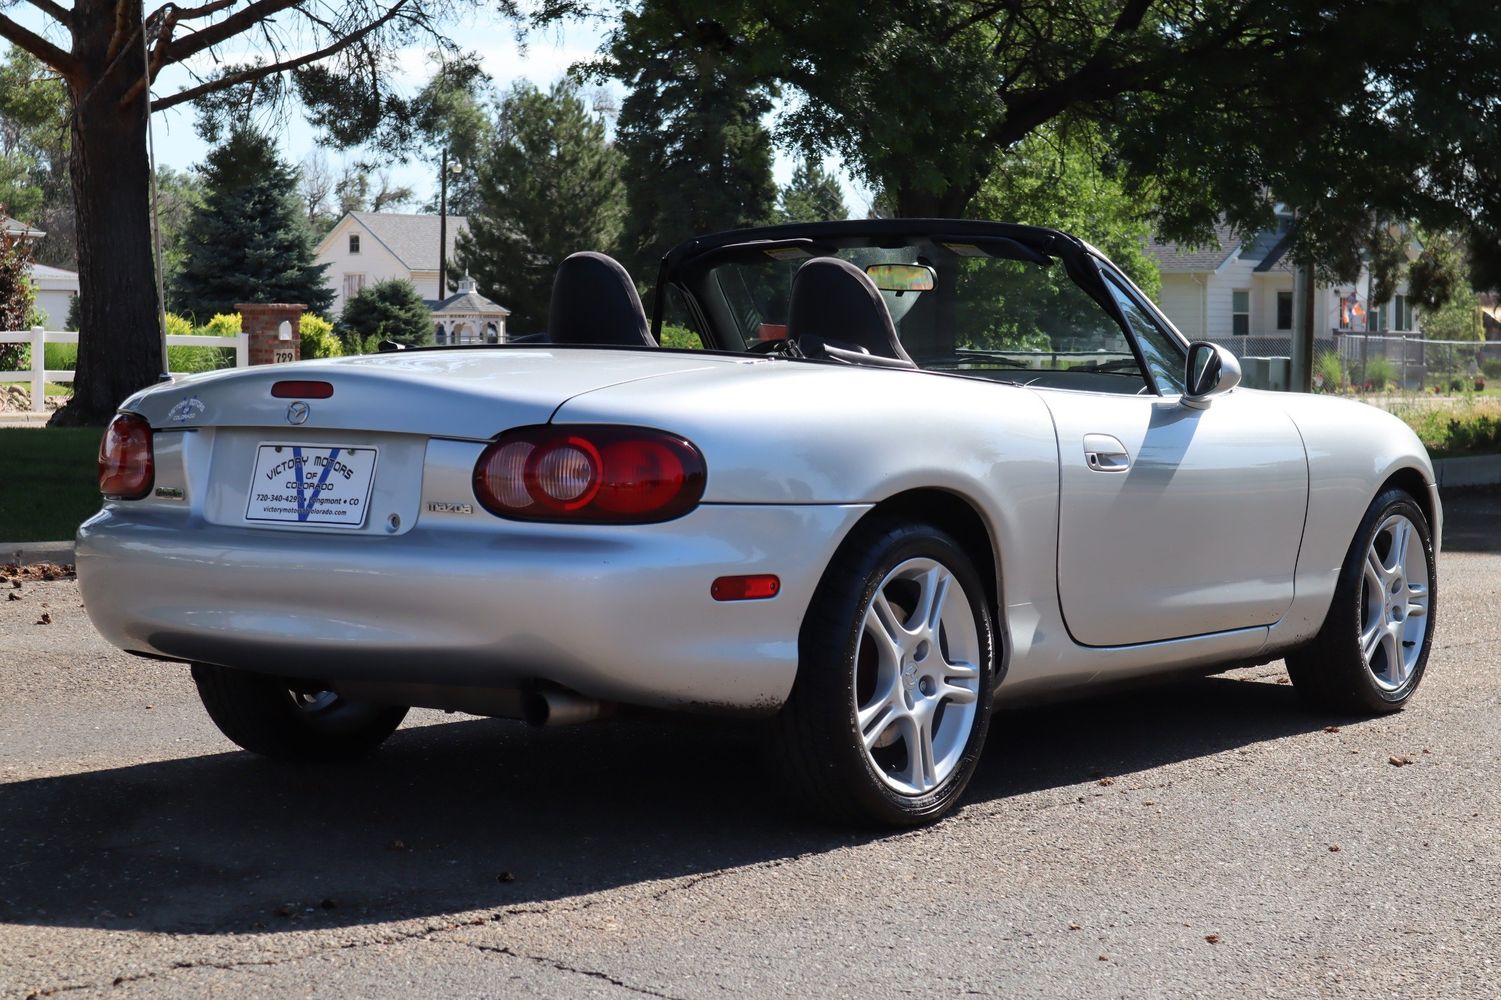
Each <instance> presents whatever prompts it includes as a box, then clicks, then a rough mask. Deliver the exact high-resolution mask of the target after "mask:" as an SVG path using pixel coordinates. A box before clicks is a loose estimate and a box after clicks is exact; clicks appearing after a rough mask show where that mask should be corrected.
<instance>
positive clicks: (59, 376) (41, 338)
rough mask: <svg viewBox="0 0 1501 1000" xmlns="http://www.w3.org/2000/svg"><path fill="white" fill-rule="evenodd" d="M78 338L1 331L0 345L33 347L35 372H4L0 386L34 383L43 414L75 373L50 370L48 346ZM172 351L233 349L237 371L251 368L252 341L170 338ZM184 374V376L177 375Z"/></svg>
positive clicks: (36, 405) (35, 402)
mask: <svg viewBox="0 0 1501 1000" xmlns="http://www.w3.org/2000/svg"><path fill="white" fill-rule="evenodd" d="M76 343H78V334H76V333H68V332H66V331H64V330H43V329H42V328H41V327H39V326H34V327H32V328H31V329H30V330H11V331H0V344H30V345H31V368H30V369H29V370H25V371H17V372H0V382H20V381H23V380H26V381H30V382H31V412H32V413H42V412H45V411H46V409H47V383H48V382H71V381H73V372H72V371H68V370H62V369H57V368H48V367H47V351H46V345H47V344H76ZM167 346H168V347H233V348H234V349H235V367H236V368H244V367H246V366H247V365H249V364H250V337H249V336H248V335H247V334H243V333H242V334H240V335H239V336H236V337H213V336H204V335H200V334H172V333H169V334H167ZM175 374H180V373H175Z"/></svg>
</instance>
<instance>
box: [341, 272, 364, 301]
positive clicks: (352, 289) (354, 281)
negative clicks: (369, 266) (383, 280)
mask: <svg viewBox="0 0 1501 1000" xmlns="http://www.w3.org/2000/svg"><path fill="white" fill-rule="evenodd" d="M364 288H365V276H364V275H363V274H346V275H344V298H345V299H346V300H348V299H352V298H354V297H355V296H356V295H358V294H360V292H362V291H363V290H364Z"/></svg>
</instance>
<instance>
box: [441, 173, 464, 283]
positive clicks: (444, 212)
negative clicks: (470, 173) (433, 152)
mask: <svg viewBox="0 0 1501 1000" xmlns="http://www.w3.org/2000/svg"><path fill="white" fill-rule="evenodd" d="M463 172H464V165H463V164H462V163H460V162H459V161H458V160H454V161H453V162H452V163H450V162H449V160H448V147H447V146H444V147H443V164H442V166H441V167H439V168H438V302H439V303H441V302H442V301H443V300H444V299H446V298H448V175H449V174H453V175H454V176H455V177H457V176H459V174H461V173H463Z"/></svg>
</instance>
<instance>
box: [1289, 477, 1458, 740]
mask: <svg viewBox="0 0 1501 1000" xmlns="http://www.w3.org/2000/svg"><path fill="white" fill-rule="evenodd" d="M1437 582H1438V578H1437V565H1436V563H1435V561H1434V557H1433V534H1432V532H1431V531H1430V529H1429V527H1428V519H1427V517H1425V516H1424V514H1423V509H1422V508H1421V507H1419V506H1418V504H1417V501H1415V500H1414V499H1413V498H1412V497H1411V496H1410V495H1409V494H1407V493H1406V492H1404V491H1402V490H1398V489H1391V490H1387V491H1386V492H1384V493H1382V494H1381V495H1380V496H1379V497H1377V498H1376V499H1375V501H1374V502H1373V503H1372V504H1371V506H1370V508H1369V509H1368V510H1367V511H1366V514H1365V517H1364V518H1362V519H1361V522H1360V528H1359V530H1358V531H1356V533H1355V538H1354V540H1353V541H1352V542H1351V543H1350V550H1349V552H1348V553H1347V554H1346V556H1345V562H1344V566H1343V568H1342V569H1341V570H1340V575H1339V582H1338V584H1337V585H1336V587H1335V591H1334V603H1333V604H1332V606H1331V607H1330V609H1329V615H1328V617H1327V618H1326V619H1325V620H1324V626H1323V628H1322V629H1321V630H1320V631H1319V634H1318V636H1317V637H1316V638H1315V639H1314V640H1313V642H1312V643H1310V644H1309V645H1308V646H1307V647H1306V648H1304V649H1301V650H1299V651H1298V652H1296V653H1293V654H1291V655H1289V656H1288V657H1287V672H1288V675H1289V676H1290V677H1291V678H1292V681H1293V686H1294V687H1296V688H1297V690H1298V693H1299V694H1300V695H1302V696H1303V698H1304V699H1305V700H1306V701H1307V702H1309V704H1311V705H1313V706H1314V707H1316V708H1320V709H1327V710H1332V711H1337V712H1349V713H1352V714H1380V713H1384V712H1395V711H1397V710H1398V709H1400V708H1402V707H1403V706H1404V705H1406V704H1407V701H1408V699H1409V698H1411V697H1412V694H1413V692H1414V691H1416V690H1417V688H1418V683H1419V682H1420V681H1421V680H1422V679H1423V671H1424V669H1425V668H1426V667H1427V665H1428V650H1429V647H1430V646H1431V645H1432V644H1433V614H1434V611H1435V610H1436V609H1437V601H1438V588H1437Z"/></svg>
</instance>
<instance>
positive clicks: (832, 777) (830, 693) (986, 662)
mask: <svg viewBox="0 0 1501 1000" xmlns="http://www.w3.org/2000/svg"><path fill="white" fill-rule="evenodd" d="M913 560H918V561H929V560H930V561H932V562H934V563H936V564H938V565H939V566H940V567H941V568H943V569H946V570H947V571H948V572H949V573H950V574H951V575H952V580H953V581H954V582H957V583H958V585H959V587H960V589H961V591H962V596H963V597H964V598H965V602H964V603H965V604H966V605H967V606H968V610H969V614H970V615H971V616H972V617H973V624H974V637H973V641H971V637H970V635H969V633H968V630H967V625H965V624H964V623H963V620H962V619H960V620H958V622H959V628H956V629H955V630H954V631H955V633H956V636H957V638H955V637H950V636H948V634H947V630H948V625H947V624H944V625H943V626H942V627H941V628H940V629H938V630H934V631H933V632H932V634H933V635H935V636H937V637H938V639H937V641H936V642H934V643H932V644H930V646H929V647H928V648H926V650H924V648H922V647H921V644H920V643H919V645H918V647H917V648H915V649H914V650H913V651H911V652H910V653H908V654H904V655H903V658H901V659H899V660H898V661H897V662H899V663H901V664H907V663H910V662H912V661H911V659H910V658H919V659H920V660H921V662H922V664H923V668H922V669H924V670H944V672H945V673H947V670H946V669H945V667H946V666H947V664H948V663H949V660H950V647H952V646H954V644H955V643H956V642H958V643H960V644H962V645H964V646H966V648H968V649H969V650H970V652H971V653H972V654H973V658H974V660H975V666H976V667H977V668H978V669H977V676H976V678H975V684H976V690H975V692H974V693H975V700H974V702H973V704H974V706H975V710H974V714H973V716H972V721H971V723H970V729H969V731H968V734H967V738H965V735H964V732H963V728H962V727H963V720H964V719H965V718H966V709H965V707H964V706H963V705H960V704H959V703H958V702H948V701H945V700H943V698H942V697H935V696H934V695H933V693H932V692H931V691H930V690H929V688H928V687H921V685H929V686H933V687H935V688H936V684H935V682H934V681H933V680H932V679H931V678H929V677H928V676H927V675H923V677H922V679H921V680H920V681H919V680H915V679H914V675H913V672H914V671H916V670H917V669H918V668H917V667H916V666H915V665H914V666H912V667H911V668H910V670H909V669H908V668H906V667H902V668H901V669H900V670H899V672H898V675H897V676H896V677H895V683H889V684H887V685H885V687H886V688H887V690H890V691H893V692H895V694H894V695H893V696H892V697H891V698H890V703H891V704H892V705H893V706H896V705H897V704H898V703H897V698H898V697H901V698H904V699H906V700H905V705H906V708H907V711H909V712H910V711H911V710H912V705H913V697H914V696H916V697H917V698H918V700H920V701H924V705H936V706H938V707H934V708H933V709H932V712H933V715H932V718H933V720H934V721H933V722H932V724H931V729H930V730H929V732H938V731H944V730H943V726H944V725H945V723H944V722H943V720H944V718H945V714H944V713H946V712H949V711H954V712H956V713H958V714H956V715H955V716H954V717H953V721H952V723H951V725H953V726H954V727H956V728H955V729H953V730H947V731H945V732H949V733H950V734H951V735H952V738H951V739H948V740H947V746H948V748H949V749H948V750H947V751H946V754H945V756H946V758H947V759H948V760H949V764H948V765H947V766H949V767H951V768H952V769H951V770H948V771H947V772H946V774H945V775H944V777H942V779H941V780H939V781H938V782H937V784H936V785H935V786H934V787H932V788H930V789H928V790H927V791H925V792H920V793H915V794H914V793H912V792H902V791H899V790H898V789H897V788H894V787H893V785H892V784H891V783H890V782H891V781H894V780H899V776H898V775H897V771H896V769H895V767H894V766H892V767H887V768H886V774H885V775H884V776H883V773H882V768H883V766H884V765H880V764H878V763H877V761H876V759H874V758H875V757H876V755H877V754H886V753H888V751H889V752H890V753H891V754H894V755H895V756H896V757H898V758H900V757H901V755H902V754H904V753H910V751H909V750H908V748H907V747H906V743H905V741H906V737H905V736H902V737H887V736H886V735H885V729H881V728H878V727H879V724H877V725H873V726H872V727H871V732H872V733H873V734H875V733H878V732H879V733H880V734H881V735H880V736H879V737H878V739H887V738H895V739H899V740H900V742H899V743H896V744H889V745H887V746H885V747H882V748H879V749H872V750H871V751H867V750H866V742H865V737H864V736H863V735H862V732H861V729H860V726H859V723H858V721H857V704H858V701H857V699H858V698H861V697H866V695H865V694H864V693H863V691H864V690H865V689H870V688H871V686H872V684H873V683H874V677H873V675H872V673H871V672H872V670H873V669H874V670H877V671H879V670H880V668H879V667H876V668H873V667H872V666H871V656H873V655H875V656H878V655H879V653H878V652H877V653H871V652H869V651H866V652H862V651H861V640H862V636H863V635H864V634H865V631H866V615H867V612H868V611H870V609H871V605H872V602H873V600H875V597H876V591H877V588H878V587H880V585H881V584H882V581H884V580H886V579H887V577H888V575H889V574H892V573H894V571H896V570H898V569H899V568H901V567H903V566H905V565H919V563H913V562H912V561H913ZM904 585H906V586H911V587H915V588H917V589H916V590H915V591H913V598H912V602H911V603H913V604H914V605H915V604H916V602H917V600H918V599H919V598H918V596H917V595H918V594H919V593H921V591H922V585H921V584H917V583H913V584H904V583H903V582H902V581H900V580H897V581H895V582H891V583H888V586H887V588H886V590H885V591H883V596H885V597H887V599H888V600H889V602H890V604H889V606H890V607H893V608H899V610H900V612H901V613H903V614H909V613H910V609H908V608H905V607H899V597H892V596H891V591H892V588H895V587H901V586H904ZM950 586H952V584H950ZM949 593H950V595H951V596H950V598H949V602H948V603H946V604H945V605H944V607H946V608H947V607H950V606H951V605H952V604H953V596H952V590H950V591H949ZM954 606H955V607H956V608H957V609H958V610H956V611H955V613H956V614H957V613H958V611H959V610H962V607H961V606H958V605H954ZM914 621H916V615H915V613H911V617H910V618H909V619H908V620H907V622H906V623H907V624H911V623H912V622H914ZM947 621H948V619H947V618H946V619H945V622H947ZM877 641H878V640H876V639H875V638H872V639H871V642H872V643H876V642H877ZM934 648H937V650H938V653H939V655H940V660H938V661H934V662H930V661H929V658H931V657H932V655H933V650H934ZM953 658H954V659H956V660H958V659H964V660H966V661H967V660H968V658H969V657H968V656H965V657H960V656H959V655H958V654H957V653H955V654H954V657H953ZM887 662H891V661H890V660H888V661H887ZM994 671H995V630H994V623H993V616H992V614H991V610H990V600H989V598H988V597H987V592H986V588H985V586H984V584H983V583H982V582H981V580H980V577H979V575H978V574H977V573H976V572H975V569H974V566H973V564H972V563H971V561H970V559H969V558H968V557H967V556H966V555H965V553H964V551H963V550H962V549H961V548H960V546H959V545H958V543H957V542H955V541H954V539H953V538H952V537H950V536H949V535H948V534H946V533H945V532H943V531H941V530H939V529H937V528H935V527H932V526H930V525H926V524H912V523H902V522H896V521H891V520H874V521H869V522H865V523H863V524H861V525H859V526H858V527H857V528H856V529H855V531H854V532H852V533H851V535H850V537H849V538H848V539H846V540H845V542H844V544H843V545H841V546H840V548H839V550H838V552H837V553H836V554H835V556H834V558H833V560H832V561H831V562H830V564H829V567H828V569H827V570H826V571H825V572H824V575H823V579H822V580H821V581H820V582H819V585H818V588H817V590H816V591H815V592H814V596H813V600H812V602H811V604H810V606H809V609H808V613H807V615H806V617H805V618H804V620H803V626H802V630H801V633H800V635H799V638H798V672H797V680H796V681H795V682H794V684H793V687H792V693H791V695H790V696H789V698H788V701H787V703H786V705H785V706H784V707H783V709H782V711H781V713H780V714H779V715H778V717H777V720H776V728H775V734H774V745H775V749H776V757H777V763H778V765H779V766H778V770H779V771H780V772H781V775H782V778H783V782H784V787H786V788H787V789H788V790H789V791H790V792H791V793H792V795H793V796H794V797H795V798H796V799H797V800H799V802H800V804H802V805H803V806H804V807H806V808H807V809H809V810H810V811H812V812H814V813H815V814H817V815H820V816H822V817H823V818H825V819H829V820H832V821H834V822H838V823H841V824H858V825H882V826H916V825H919V824H922V823H929V822H932V821H933V820H936V819H938V818H939V817H940V816H942V815H943V814H944V813H945V812H947V811H948V810H949V809H950V808H951V807H952V806H953V804H954V802H955V801H956V800H957V799H958V798H959V796H960V795H961V794H963V792H964V788H965V785H967V784H968V783H969V779H970V777H971V776H972V775H973V774H974V770H975V766H976V765H977V763H978V761H979V757H980V751H981V748H982V747H983V746H984V745H985V731H986V729H987V727H988V725H989V722H990V713H991V705H992V694H993V692H992V688H993V686H994V685H993V679H994V676H995V673H994ZM886 676H887V677H888V679H890V678H891V675H890V674H889V673H888V674H887V675H886ZM949 676H952V675H949ZM964 683H965V684H966V685H968V683H969V681H968V680H966V681H964ZM914 685H917V686H914ZM903 689H905V693H903ZM869 698H870V699H871V703H872V704H873V703H874V702H875V701H878V700H881V699H878V698H876V696H875V695H874V693H872V694H871V695H869ZM966 704H968V702H966ZM893 711H897V712H899V711H900V708H899V707H898V708H894V709H893ZM913 717H914V718H915V716H913ZM886 725H887V726H888V727H890V728H899V727H896V726H895V725H894V724H893V723H891V722H889V721H888V722H887V724H886ZM909 731H912V732H920V730H917V729H912V730H909ZM961 739H962V744H961V742H960V741H961ZM938 742H939V741H938V740H936V739H932V738H930V739H929V741H928V745H929V746H930V747H934V748H935V752H934V753H932V754H928V755H927V756H925V757H924V758H923V759H924V760H933V759H934V758H935V757H936V747H937V744H938ZM956 753H957V758H955V757H954V754H956ZM912 766H913V769H914V773H915V768H916V765H915V764H913V765H912ZM932 773H933V774H934V775H935V776H936V775H937V773H938V772H937V770H934V771H933V772H932ZM923 780H926V777H925V778H924V779H923Z"/></svg>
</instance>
